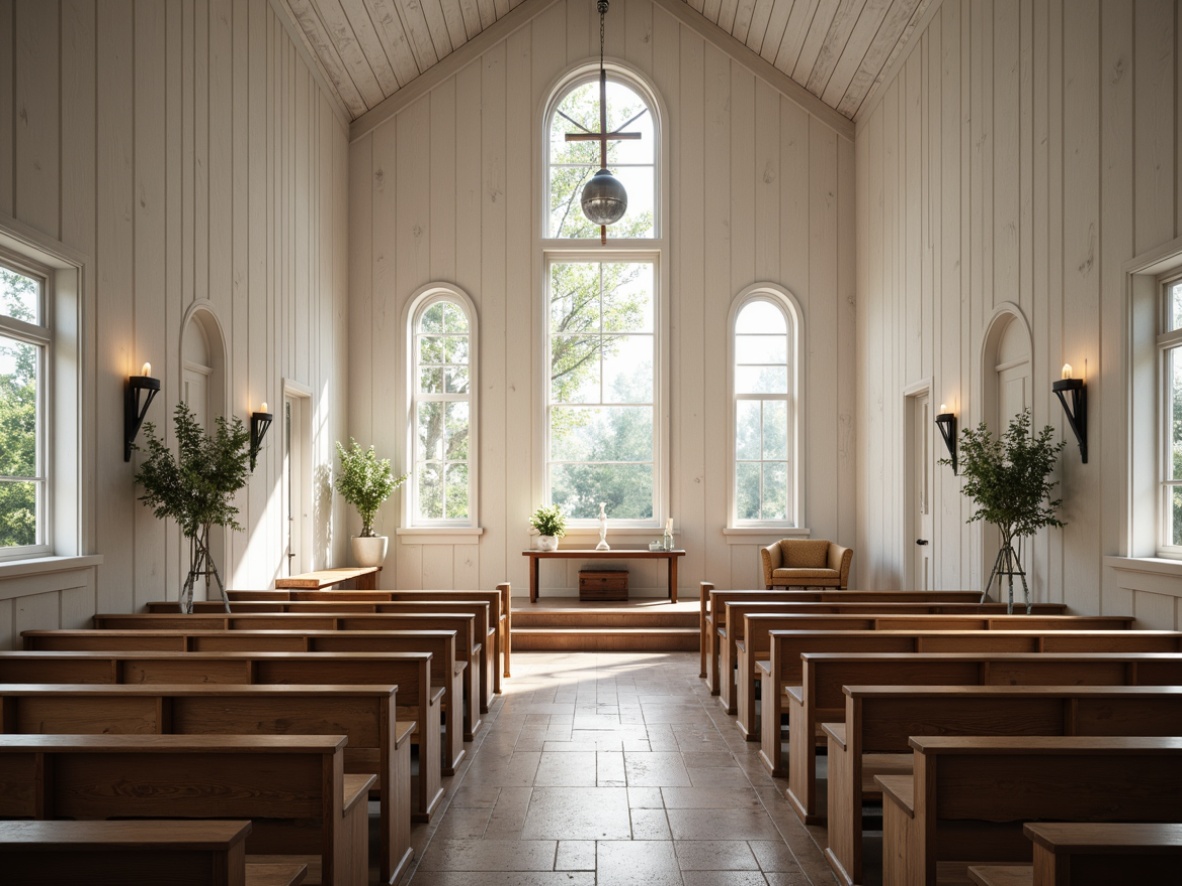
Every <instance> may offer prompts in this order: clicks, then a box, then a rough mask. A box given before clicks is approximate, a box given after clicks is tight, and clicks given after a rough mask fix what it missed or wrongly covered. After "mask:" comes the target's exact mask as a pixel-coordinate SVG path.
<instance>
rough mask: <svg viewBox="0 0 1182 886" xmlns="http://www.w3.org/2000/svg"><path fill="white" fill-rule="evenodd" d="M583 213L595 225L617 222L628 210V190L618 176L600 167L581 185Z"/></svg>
mask: <svg viewBox="0 0 1182 886" xmlns="http://www.w3.org/2000/svg"><path fill="white" fill-rule="evenodd" d="M581 203H582V206H583V215H585V216H587V220H588V221H590V222H591V223H592V224H596V225H611V224H615V223H616V222H618V221H619V220H620V219H622V218H623V217H624V213H625V212H627V211H628V192H627V191H625V190H624V185H623V184H622V183H621V182H620V180H619V179H618V178H616V177H615V176H614V175H612V174H611V173H610V172H608V171H607V170H606V169H601V170H599V172H597V173H595V175H593V176H591V180H590V181H588V182H587V184H586V185H584V186H583V196H582V199H581Z"/></svg>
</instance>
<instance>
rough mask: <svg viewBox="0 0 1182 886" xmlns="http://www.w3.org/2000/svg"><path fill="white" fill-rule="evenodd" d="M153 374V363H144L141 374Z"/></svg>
mask: <svg viewBox="0 0 1182 886" xmlns="http://www.w3.org/2000/svg"><path fill="white" fill-rule="evenodd" d="M151 374H152V364H151V363H144V365H143V366H142V367H141V368H140V375H142V376H144V377H145V378H147V377H148V376H150V375H151Z"/></svg>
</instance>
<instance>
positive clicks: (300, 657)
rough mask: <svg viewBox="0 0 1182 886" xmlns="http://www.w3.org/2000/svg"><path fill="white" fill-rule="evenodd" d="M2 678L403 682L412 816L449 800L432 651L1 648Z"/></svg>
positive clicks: (401, 709) (424, 815) (425, 816)
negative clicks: (414, 767) (415, 756)
mask: <svg viewBox="0 0 1182 886" xmlns="http://www.w3.org/2000/svg"><path fill="white" fill-rule="evenodd" d="M0 682H2V683H151V684H156V683H174V684H193V683H210V684H217V683H221V684H242V683H246V684H256V685H277V684H299V685H304V684H311V685H325V684H333V685H336V684H349V685H351V684H365V685H373V684H378V685H388V684H396V685H397V686H398V713H397V717H398V718H399V719H401V720H414V721H415V722H416V724H417V726H416V729H415V731H414V733H413V734H412V736H411V740H412V743H413V744H414V745H415V746H416V747H417V748H418V751H419V766H418V770H419V771H418V775H417V776H415V777H414V778H413V779H412V783H413V785H414V803H413V805H412V810H413V817H414V818H416V819H419V820H421V821H427V820H429V819H430V817H431V815H432V814H433V813H434V812H435V809H436V807H437V806H438V805H439V802H440V800H442V799H443V787H442V785H441V782H440V768H441V767H440V765H439V737H440V730H441V725H440V712H439V708H440V699H441V697H442V692H443V691H442V689H438V690H437V689H433V688H432V686H431V654H430V653H427V652H377V653H349V652H341V653H336V654H334V655H322V654H320V653H304V652H151V651H145V652H135V651H129V652H120V651H79V652H31V651H26V652H0Z"/></svg>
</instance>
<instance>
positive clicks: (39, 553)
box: [0, 214, 139, 578]
mask: <svg viewBox="0 0 1182 886" xmlns="http://www.w3.org/2000/svg"><path fill="white" fill-rule="evenodd" d="M0 254H2V255H3V257H4V261H5V263H7V264H15V265H17V266H18V269H19V268H20V267H24V268H29V269H31V270H35V271H36V272H37V273H38V274H43V275H44V276H45V278H46V288H45V290H44V293H43V298H44V302H43V306H44V310H45V318H46V320H47V323H48V328H49V336H50V340H51V341H50V346H49V350H48V351H46V352H45V366H44V376H43V377H44V383H43V386H42V392H41V398H42V401H41V406H42V410H43V416H44V421H45V423H46V424H45V428H46V433H45V434H44V437H43V442H42V446H43V453H44V469H43V471H42V473H43V474H44V476H45V477H46V478H47V480H46V487H45V492H44V497H45V503H46V518H47V519H46V520H45V522H44V524H43V525H44V530H45V532H44V537H43V539H42V541H43V542H44V544H40V545H37V549H36V550H30V549H29V548H21V549H20V553H17V552H16V551H9V552H7V553H6V554H4V555H0V576H2V577H5V578H8V577H17V576H21V575H25V574H34V573H39V572H41V571H43V570H45V569H47V568H48V569H62V568H68V567H70V566H72V565H82V566H89V565H93V564H94V563H97V562H101V558H96V557H93V556H90V555H88V554H87V551H88V550H91V549H93V546H94V517H93V515H94V500H93V497H92V496H90V495H88V494H87V492H86V490H87V488H88V486H89V485H90V482H91V481H90V480H89V478H93V477H94V476H95V475H96V462H97V457H96V450H95V447H94V446H83V445H82V440H83V435H84V434H83V428H84V427H86V428H88V429H89V433H88V434H87V437H88V438H89V439H93V438H94V425H95V420H94V407H93V404H84V403H83V398H82V379H83V377H89V378H92V379H93V376H94V374H95V368H94V362H93V356H92V355H89V354H88V355H86V356H85V357H84V351H83V343H84V339H85V338H86V336H87V335H88V333H87V332H86V331H85V330H84V326H83V314H84V308H83V305H84V304H88V305H93V294H92V293H90V292H89V287H90V284H89V274H88V272H87V268H88V259H86V258H85V257H84V256H83V255H81V254H79V253H77V252H75V251H74V250H72V249H70V248H69V247H67V246H66V245H65V244H63V243H61V242H59V241H57V240H54V239H52V238H49V237H47V236H45V235H44V234H43V233H41V232H40V231H37V230H35V229H33V228H31V227H29V226H28V225H26V224H24V223H23V222H20V221H18V220H17V219H15V218H12V217H11V216H8V215H3V214H0ZM86 341H90V339H86ZM84 360H85V367H86V370H85V372H84ZM133 362H134V358H133V357H130V356H129V358H128V361H127V366H126V373H127V375H132V374H134V372H135V371H137V370H138V369H139V364H138V363H136V364H135V365H134V367H133V366H132V365H131V364H132V363H133Z"/></svg>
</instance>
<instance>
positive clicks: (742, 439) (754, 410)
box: [735, 400, 761, 461]
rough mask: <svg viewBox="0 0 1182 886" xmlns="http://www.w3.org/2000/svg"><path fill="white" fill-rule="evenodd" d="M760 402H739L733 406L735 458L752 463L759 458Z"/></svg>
mask: <svg viewBox="0 0 1182 886" xmlns="http://www.w3.org/2000/svg"><path fill="white" fill-rule="evenodd" d="M760 405H761V404H760V401H758V400H740V401H738V402H737V403H736V404H735V458H737V459H740V460H742V461H752V460H754V459H757V458H759V450H760V434H761V428H760V419H761V410H760Z"/></svg>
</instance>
